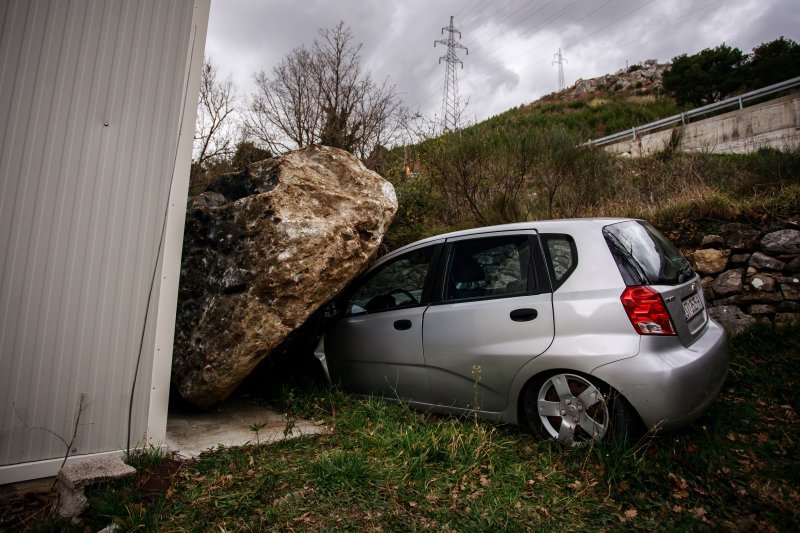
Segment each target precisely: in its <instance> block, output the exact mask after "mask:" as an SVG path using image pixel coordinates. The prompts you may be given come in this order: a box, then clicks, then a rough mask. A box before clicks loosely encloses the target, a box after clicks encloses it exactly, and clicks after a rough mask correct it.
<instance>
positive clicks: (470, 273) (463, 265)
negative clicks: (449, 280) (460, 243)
mask: <svg viewBox="0 0 800 533" xmlns="http://www.w3.org/2000/svg"><path fill="white" fill-rule="evenodd" d="M452 276H453V281H455V282H456V283H468V282H472V281H483V280H485V279H486V272H484V271H483V267H482V266H481V265H480V263H478V262H477V261H475V259H474V258H472V257H462V258H460V259H458V260H457V261H456V263H455V264H454V265H453V271H452Z"/></svg>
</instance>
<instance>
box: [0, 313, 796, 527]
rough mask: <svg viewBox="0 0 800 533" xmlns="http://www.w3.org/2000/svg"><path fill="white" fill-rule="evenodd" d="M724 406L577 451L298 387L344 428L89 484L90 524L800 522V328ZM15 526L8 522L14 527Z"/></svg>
mask: <svg viewBox="0 0 800 533" xmlns="http://www.w3.org/2000/svg"><path fill="white" fill-rule="evenodd" d="M731 351H732V361H731V372H730V376H729V379H728V382H727V384H726V386H725V389H724V391H723V392H722V394H721V396H720V397H719V398H718V399H717V401H716V402H715V403H714V404H713V405H712V407H711V409H710V411H709V412H708V413H707V414H706V415H704V416H703V417H702V418H701V419H699V420H698V421H697V422H696V423H695V424H694V425H692V426H691V427H689V428H687V429H685V430H683V431H680V432H676V433H671V434H664V435H647V436H645V437H644V438H643V439H642V440H640V441H638V442H634V443H628V444H625V443H623V442H620V441H611V442H605V443H602V444H600V445H596V446H593V447H589V448H584V449H579V450H566V449H563V448H561V447H559V446H557V445H555V444H553V443H551V442H540V441H537V440H535V439H534V438H533V437H532V436H531V435H529V434H527V433H524V432H522V431H520V430H518V429H517V428H515V427H509V426H497V425H492V424H487V423H484V422H480V421H478V422H476V421H475V420H473V419H466V420H464V419H454V418H449V417H439V416H434V415H431V414H426V413H421V412H416V411H412V410H410V409H409V408H407V407H406V406H405V405H403V404H402V403H399V402H387V401H384V400H380V399H374V398H372V399H359V398H355V397H353V396H350V395H348V394H345V393H343V392H341V391H340V390H338V389H313V388H307V389H286V388H280V389H278V390H277V391H276V392H275V395H274V398H273V401H274V403H275V404H276V405H279V406H281V407H286V405H287V404H288V405H290V406H291V407H292V409H294V411H295V413H296V414H297V416H308V417H314V418H322V419H324V420H325V422H326V423H327V424H328V425H329V426H330V427H331V428H332V432H331V433H330V434H327V435H323V436H315V437H312V436H305V437H299V438H295V439H291V440H287V441H283V442H277V443H273V444H268V445H260V446H258V445H248V446H242V447H238V448H219V449H216V450H212V451H209V452H207V453H204V454H202V455H201V456H200V457H199V458H197V459H196V460H194V461H190V462H187V463H185V464H183V465H181V466H180V468H179V469H178V470H177V471H176V472H175V473H174V474H173V478H172V483H171V485H170V486H169V487H168V488H166V489H165V490H163V491H161V492H155V493H153V492H147V491H144V490H143V489H142V486H143V482H144V480H146V479H148V478H149V477H150V476H152V475H153V473H154V472H156V471H158V470H159V468H163V465H164V463H165V462H167V461H169V460H170V459H169V458H165V459H162V460H161V461H158V460H156V459H158V458H157V457H152V454H151V457H150V458H149V459H147V460H143V459H142V460H141V462H139V463H138V466H139V474H138V476H137V477H136V478H134V479H128V480H125V481H121V482H117V483H112V484H107V485H103V486H99V487H95V488H92V489H91V490H89V491H88V497H89V503H90V510H89V511H88V512H87V513H86V515H85V523H84V524H82V525H80V526H73V525H71V524H68V523H62V522H56V523H53V522H52V521H45V520H44V519H42V520H33V521H29V522H27V523H26V526H27V528H28V529H31V530H36V529H37V528H38V529H54V528H56V529H58V528H60V529H63V530H73V531H77V530H84V528H86V527H88V528H89V529H90V530H93V531H96V530H99V529H100V528H102V527H105V526H106V525H108V524H109V523H110V522H114V523H116V524H119V525H120V526H121V527H122V528H123V530H134V529H142V530H167V531H208V530H220V531H221V530H226V531H241V530H245V531H251V530H276V529H278V530H296V529H303V530H307V529H311V530H332V529H357V530H373V529H374V530H397V529H399V530H417V529H422V530H445V529H446V530H453V529H455V530H458V531H463V530H467V531H472V530H500V529H503V530H506V529H510V530H553V529H558V530H600V529H603V528H605V529H607V530H619V529H624V530H629V529H652V530H671V531H674V530H704V529H719V528H723V529H730V530H741V529H756V528H758V529H766V530H792V529H794V528H795V527H796V524H797V523H798V521H800V516H798V509H800V494H798V489H797V487H798V482H800V464H799V463H800V449H798V435H799V434H800V419H798V400H797V394H796V392H795V391H796V390H797V388H798V385H799V384H800V364H798V363H800V327H797V326H795V327H791V328H787V329H781V330H774V329H772V328H768V327H765V326H763V325H759V326H756V327H754V328H752V329H750V330H748V331H746V332H744V333H742V334H740V335H738V336H737V337H735V338H734V339H733V340H732V342H731ZM4 525H5V524H4Z"/></svg>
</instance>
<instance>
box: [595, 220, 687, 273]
mask: <svg viewBox="0 0 800 533" xmlns="http://www.w3.org/2000/svg"><path fill="white" fill-rule="evenodd" d="M603 236H604V237H605V239H606V243H607V244H608V248H609V250H611V254H612V255H613V256H614V260H615V261H616V263H617V267H618V268H619V272H620V274H622V278H623V279H624V280H625V284H626V285H627V286H629V287H630V286H634V285H680V284H681V283H684V282H686V281H688V280H690V279H692V278H693V277H694V271H693V270H692V267H691V265H689V262H688V261H687V260H686V258H685V257H683V255H682V254H681V253H680V251H678V249H677V248H675V246H674V245H673V244H672V243H671V242H669V241H668V240H667V239H666V237H664V236H663V235H661V233H659V231H658V230H657V229H655V228H654V227H653V226H651V225H650V224H648V223H647V222H644V221H640V220H631V221H628V222H620V223H617V224H612V225H610V226H606V227H605V228H603Z"/></svg>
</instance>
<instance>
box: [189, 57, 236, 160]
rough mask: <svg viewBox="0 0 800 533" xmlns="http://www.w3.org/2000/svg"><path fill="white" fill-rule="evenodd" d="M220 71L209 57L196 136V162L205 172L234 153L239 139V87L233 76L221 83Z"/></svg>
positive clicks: (201, 85)
mask: <svg viewBox="0 0 800 533" xmlns="http://www.w3.org/2000/svg"><path fill="white" fill-rule="evenodd" d="M217 76H218V71H217V69H216V67H214V65H213V64H212V63H211V59H210V58H208V57H206V58H205V62H204V64H203V74H202V77H201V79H200V100H199V102H198V106H197V123H196V125H195V132H194V158H193V163H194V165H196V167H197V168H204V167H206V166H207V165H208V164H209V163H212V162H214V161H216V160H218V159H220V158H223V157H228V156H230V155H231V154H232V153H233V150H234V142H235V136H236V124H235V123H234V122H235V120H234V119H235V114H236V99H237V97H236V87H235V86H234V85H233V80H232V79H231V77H230V76H228V77H227V78H225V79H223V80H219V79H218V77H217Z"/></svg>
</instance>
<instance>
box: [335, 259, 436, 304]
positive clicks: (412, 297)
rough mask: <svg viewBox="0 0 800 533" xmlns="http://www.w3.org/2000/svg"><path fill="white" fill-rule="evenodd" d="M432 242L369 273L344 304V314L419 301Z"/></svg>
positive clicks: (427, 272) (428, 263) (426, 277)
mask: <svg viewBox="0 0 800 533" xmlns="http://www.w3.org/2000/svg"><path fill="white" fill-rule="evenodd" d="M434 250H435V246H428V247H425V248H420V249H417V250H412V251H410V252H407V253H405V254H403V255H401V256H399V257H397V258H396V259H394V260H392V261H391V262H389V263H386V264H385V265H382V266H381V267H379V268H378V269H376V270H375V271H374V272H372V273H370V274H369V275H368V276H367V278H365V279H364V280H363V281H362V282H361V283H360V285H358V286H357V287H356V289H355V291H354V292H353V293H351V295H350V296H349V297H348V298H347V301H346V304H345V314H346V315H348V316H349V315H358V314H363V313H374V312H378V311H386V310H390V309H395V308H398V307H410V306H414V305H419V304H420V303H422V302H423V292H424V289H425V283H426V280H427V279H428V274H429V271H430V267H431V262H432V259H433V252H434Z"/></svg>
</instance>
